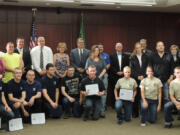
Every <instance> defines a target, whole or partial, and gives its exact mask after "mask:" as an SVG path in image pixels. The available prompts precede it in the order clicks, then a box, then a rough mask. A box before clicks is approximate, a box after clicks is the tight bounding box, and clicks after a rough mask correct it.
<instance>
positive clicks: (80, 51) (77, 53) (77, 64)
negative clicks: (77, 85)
mask: <svg viewBox="0 0 180 135" xmlns="http://www.w3.org/2000/svg"><path fill="white" fill-rule="evenodd" d="M77 47H78V48H75V49H73V50H72V51H71V53H70V63H71V66H73V67H74V68H75V69H76V72H77V73H80V74H81V75H84V74H85V65H86V60H87V58H88V57H89V50H87V49H85V48H84V40H83V39H82V38H78V39H77Z"/></svg>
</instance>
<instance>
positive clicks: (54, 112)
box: [44, 101, 62, 118]
mask: <svg viewBox="0 0 180 135" xmlns="http://www.w3.org/2000/svg"><path fill="white" fill-rule="evenodd" d="M44 107H45V114H46V115H47V116H48V117H51V118H60V117H61V115H62V106H61V105H58V107H57V108H55V109H54V108H53V107H52V106H51V105H50V103H48V102H46V101H45V103H44Z"/></svg>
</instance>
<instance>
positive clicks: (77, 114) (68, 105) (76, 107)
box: [63, 97, 82, 117]
mask: <svg viewBox="0 0 180 135" xmlns="http://www.w3.org/2000/svg"><path fill="white" fill-rule="evenodd" d="M63 105H64V109H65V113H69V112H70V108H71V106H72V111H73V115H74V117H81V114H82V106H81V105H80V104H79V99H78V98H75V101H74V102H73V103H71V102H70V101H69V100H68V99H67V98H66V97H64V98H63Z"/></svg>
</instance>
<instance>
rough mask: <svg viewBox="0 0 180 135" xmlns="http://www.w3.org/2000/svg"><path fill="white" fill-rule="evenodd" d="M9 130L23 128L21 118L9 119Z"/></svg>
mask: <svg viewBox="0 0 180 135" xmlns="http://www.w3.org/2000/svg"><path fill="white" fill-rule="evenodd" d="M8 128H9V131H17V130H22V129H23V123H22V118H16V119H11V120H10V121H9V127H8Z"/></svg>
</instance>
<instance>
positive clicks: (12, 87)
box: [7, 79, 25, 98]
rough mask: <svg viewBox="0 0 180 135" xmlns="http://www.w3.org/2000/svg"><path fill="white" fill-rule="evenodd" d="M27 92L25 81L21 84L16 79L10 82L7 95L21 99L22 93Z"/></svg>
mask: <svg viewBox="0 0 180 135" xmlns="http://www.w3.org/2000/svg"><path fill="white" fill-rule="evenodd" d="M23 91H25V81H24V80H21V81H20V82H19V83H17V82H15V81H14V79H12V80H10V81H9V82H8V84H7V94H13V97H14V98H21V97H22V92H23Z"/></svg>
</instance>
